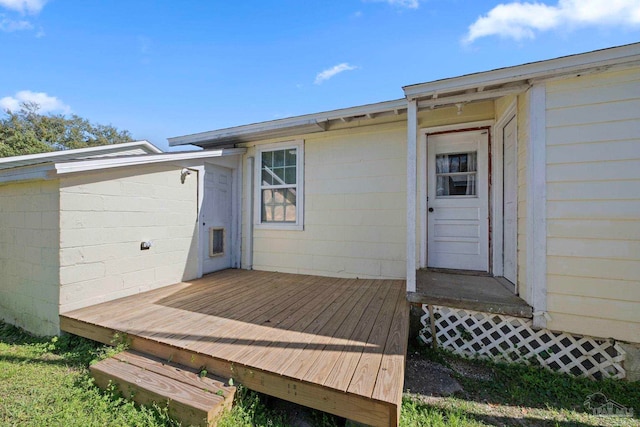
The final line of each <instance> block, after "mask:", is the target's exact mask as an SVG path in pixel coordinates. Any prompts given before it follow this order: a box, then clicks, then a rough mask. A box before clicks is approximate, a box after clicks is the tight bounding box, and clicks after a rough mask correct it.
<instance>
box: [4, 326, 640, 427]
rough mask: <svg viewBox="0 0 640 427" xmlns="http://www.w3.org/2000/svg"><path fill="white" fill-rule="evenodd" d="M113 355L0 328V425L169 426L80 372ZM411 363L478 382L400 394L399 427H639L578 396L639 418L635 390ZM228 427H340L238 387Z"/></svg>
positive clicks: (491, 367)
mask: <svg viewBox="0 0 640 427" xmlns="http://www.w3.org/2000/svg"><path fill="white" fill-rule="evenodd" d="M113 351H116V350H114V349H112V348H109V347H105V346H102V345H99V344H96V343H94V342H92V341H89V340H86V339H82V338H78V337H73V336H64V337H60V338H57V337H54V338H37V337H33V336H31V335H28V334H26V333H24V332H23V331H21V330H20V329H18V328H15V327H13V326H10V325H7V324H4V323H1V322H0V426H78V427H80V426H82V427H91V426H165V427H166V426H176V425H177V424H176V423H175V422H173V421H172V420H171V419H170V418H169V417H168V416H167V413H166V410H165V408H163V407H162V405H160V406H155V407H152V408H141V407H138V406H136V405H134V404H132V403H131V402H128V401H126V400H123V399H120V398H119V397H118V396H117V395H115V394H114V393H113V392H110V391H107V392H103V391H101V390H99V389H98V388H96V387H95V386H94V385H93V381H92V380H91V377H90V376H89V373H88V369H87V368H88V366H89V364H90V363H91V361H93V360H98V359H100V358H103V357H106V356H108V355H109V354H110V353H111V352H113ZM411 351H412V357H414V358H415V357H418V358H425V359H427V360H430V361H434V362H438V363H440V364H442V365H444V366H454V367H455V366H458V365H460V364H465V366H468V367H470V368H471V369H473V370H475V371H477V372H483V373H484V374H485V375H484V376H481V377H482V378H480V377H479V376H477V375H465V374H464V373H462V374H461V373H456V372H455V370H454V371H452V372H453V374H452V375H453V376H454V377H455V379H456V380H457V381H459V382H460V384H461V385H462V387H463V389H464V390H463V391H461V392H458V393H456V394H455V395H454V396H451V397H429V396H421V395H412V394H407V395H406V396H405V398H404V401H403V406H402V420H401V425H403V426H485V425H523V426H529V425H534V426H538V425H539V426H546V425H551V426H561V427H565V426H573V425H581V426H585V425H587V426H588V425H592V426H598V425H610V426H619V425H622V426H640V420H639V419H638V418H633V419H632V418H621V417H611V416H608V417H603V416H593V415H591V414H589V413H587V412H586V409H585V407H584V405H583V402H584V400H585V397H586V396H588V395H590V394H593V393H595V392H601V393H603V394H604V395H606V396H607V397H608V398H609V399H612V400H615V401H616V402H618V403H620V404H622V405H625V406H627V407H632V408H633V409H634V411H635V414H636V417H637V415H638V413H640V383H627V382H622V381H600V382H594V381H590V380H586V379H575V378H571V377H568V376H566V375H558V374H552V373H549V372H546V371H544V370H541V369H538V368H534V367H523V366H518V365H496V364H491V363H487V362H480V361H465V360H461V359H459V358H457V357H454V356H452V355H449V354H446V353H442V352H433V351H430V350H428V349H424V348H420V347H414V348H412V349H411ZM219 425H220V426H221V427H227V426H269V427H271V426H274V427H275V426H288V425H311V426H314V425H318V426H340V425H344V420H342V419H339V418H336V417H332V416H330V415H327V414H323V413H321V412H317V411H311V410H308V409H306V408H301V407H299V406H296V405H293V404H289V403H287V402H283V401H280V400H278V399H273V398H269V397H267V396H264V395H260V394H257V393H254V392H251V391H249V390H246V389H244V388H243V387H242V386H239V390H238V394H237V398H236V404H235V407H234V409H233V411H232V412H230V413H228V414H226V416H225V418H224V419H223V420H222V421H221V422H220V423H219Z"/></svg>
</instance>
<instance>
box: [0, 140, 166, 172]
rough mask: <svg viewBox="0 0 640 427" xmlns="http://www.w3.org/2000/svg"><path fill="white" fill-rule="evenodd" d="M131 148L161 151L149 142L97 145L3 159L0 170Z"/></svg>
mask: <svg viewBox="0 0 640 427" xmlns="http://www.w3.org/2000/svg"><path fill="white" fill-rule="evenodd" d="M132 148H141V149H143V150H144V151H146V152H147V153H149V154H159V153H162V152H163V151H162V150H161V149H159V148H158V147H156V146H155V145H153V144H151V143H150V142H149V141H144V140H142V141H133V142H124V143H122V144H109V145H99V146H96V147H87V148H76V149H73V150H59V151H49V152H46V153H38V154H25V155H23V156H12V157H4V158H1V159H0V169H9V168H12V167H20V166H29V165H31V164H37V163H49V162H55V161H56V159H59V158H60V157H65V158H74V157H78V158H81V157H87V156H92V155H97V154H109V153H113V154H115V155H117V153H118V152H120V151H127V150H130V149H132Z"/></svg>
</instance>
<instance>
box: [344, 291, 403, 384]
mask: <svg viewBox="0 0 640 427" xmlns="http://www.w3.org/2000/svg"><path fill="white" fill-rule="evenodd" d="M404 298H405V292H404V290H403V289H400V288H399V287H395V288H393V289H391V290H390V291H389V293H388V295H387V300H386V301H384V304H383V305H382V306H381V307H380V308H379V309H378V310H376V311H377V317H376V319H375V321H374V322H373V325H374V326H373V328H372V329H371V333H370V334H369V337H368V338H367V340H366V343H367V349H366V350H365V351H364V352H363V353H362V356H361V357H360V360H359V361H358V365H357V366H356V368H355V370H354V374H353V378H352V379H351V383H349V388H348V389H347V390H348V391H349V392H350V393H355V394H359V395H364V396H371V395H372V394H373V389H374V387H375V384H376V379H377V375H378V370H379V369H380V363H382V354H383V352H384V346H385V343H386V342H387V337H388V336H389V327H390V325H391V322H392V320H393V313H394V311H395V307H396V304H397V301H398V299H404Z"/></svg>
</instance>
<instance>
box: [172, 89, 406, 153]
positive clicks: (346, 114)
mask: <svg viewBox="0 0 640 427" xmlns="http://www.w3.org/2000/svg"><path fill="white" fill-rule="evenodd" d="M406 108H407V100H406V99H404V98H401V99H395V100H392V101H385V102H378V103H375V104H367V105H359V106H356V107H349V108H341V109H338V110H331V111H325V112H321V113H314V114H306V115H302V116H294V117H287V118H284V119H279V120H271V121H268V122H259V123H253V124H248V125H242V126H236V127H231V128H225V129H218V130H213V131H208V132H200V133H195V134H191V135H184V136H176V137H172V138H168V141H169V145H170V146H172V147H173V146H176V145H185V144H195V145H214V144H233V143H240V142H250V141H258V140H265V139H269V138H276V137H293V136H295V135H301V134H304V133H313V132H324V131H325V130H326V129H327V123H328V122H329V121H332V120H340V121H349V120H350V119H352V118H354V117H361V116H365V117H367V118H373V117H375V116H377V115H380V114H399V113H400V111H402V110H405V109H406Z"/></svg>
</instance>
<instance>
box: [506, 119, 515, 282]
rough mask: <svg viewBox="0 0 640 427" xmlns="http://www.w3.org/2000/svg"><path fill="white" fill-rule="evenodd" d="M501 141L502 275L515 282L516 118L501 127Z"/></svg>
mask: <svg viewBox="0 0 640 427" xmlns="http://www.w3.org/2000/svg"><path fill="white" fill-rule="evenodd" d="M502 141H503V144H504V146H503V156H504V158H503V168H504V169H503V181H502V182H503V188H504V194H503V199H502V200H503V203H504V210H503V221H504V231H503V234H502V236H503V243H502V251H503V252H502V254H503V263H504V264H503V265H504V272H503V274H504V277H505V278H506V279H507V280H509V281H510V282H511V283H513V284H515V283H516V280H517V265H518V264H517V244H518V200H517V194H518V163H517V158H518V157H517V156H518V153H517V151H518V149H517V146H516V119H515V117H514V118H512V119H511V120H510V121H509V123H507V124H506V125H505V126H504V127H503V128H502Z"/></svg>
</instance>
